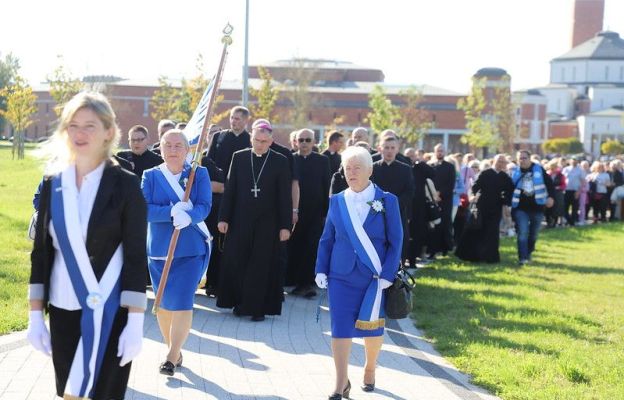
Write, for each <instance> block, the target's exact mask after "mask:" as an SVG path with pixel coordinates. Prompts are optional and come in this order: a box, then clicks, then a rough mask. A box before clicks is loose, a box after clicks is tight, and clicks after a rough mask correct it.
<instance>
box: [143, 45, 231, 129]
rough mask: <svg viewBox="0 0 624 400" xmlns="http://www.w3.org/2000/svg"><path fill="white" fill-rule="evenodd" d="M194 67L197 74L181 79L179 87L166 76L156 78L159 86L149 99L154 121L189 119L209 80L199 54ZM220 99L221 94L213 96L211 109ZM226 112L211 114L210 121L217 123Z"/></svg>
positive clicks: (214, 108)
mask: <svg viewBox="0 0 624 400" xmlns="http://www.w3.org/2000/svg"><path fill="white" fill-rule="evenodd" d="M195 67H196V68H197V71H198V74H197V76H195V77H194V78H192V79H190V80H186V79H182V82H181V85H180V87H174V86H173V85H172V84H171V83H170V82H169V80H168V78H167V77H166V76H160V77H159V78H158V85H159V88H158V89H156V91H155V92H154V94H153V95H152V98H151V100H150V106H151V107H152V112H151V116H152V118H154V119H155V120H156V121H159V120H161V119H171V120H174V121H179V122H187V121H189V120H190V119H191V117H192V116H193V112H195V109H196V108H197V105H198V104H199V101H200V100H201V98H202V96H203V94H204V91H205V90H206V87H208V82H209V81H208V79H207V78H206V77H205V76H204V73H203V70H204V61H203V57H202V55H201V54H200V55H198V56H197V60H196V64H195ZM221 101H223V95H218V96H217V97H216V98H215V101H214V104H213V110H216V109H217V106H218V105H219V103H220V102H221ZM228 112H229V111H225V112H223V113H220V114H213V116H212V119H211V122H212V123H215V124H216V123H219V121H221V120H222V119H223V118H224V117H226V116H227V114H228Z"/></svg>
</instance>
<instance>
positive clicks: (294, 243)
mask: <svg viewBox="0 0 624 400" xmlns="http://www.w3.org/2000/svg"><path fill="white" fill-rule="evenodd" d="M294 159H295V170H296V173H297V176H298V177H299V190H300V196H299V221H298V222H297V224H296V225H295V229H294V231H293V234H292V237H291V238H290V241H289V243H288V274H287V278H286V284H287V285H296V286H297V287H302V288H303V287H307V286H311V285H313V284H314V266H315V264H316V251H317V248H318V242H319V240H320V238H321V234H322V233H323V224H324V220H325V216H326V215H327V208H328V206H329V181H330V179H331V175H330V171H329V168H330V167H329V159H328V158H327V157H325V156H324V155H321V154H318V153H314V152H312V153H310V154H309V155H308V156H305V157H304V156H302V155H300V154H298V153H295V154H294Z"/></svg>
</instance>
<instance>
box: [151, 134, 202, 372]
mask: <svg viewBox="0 0 624 400" xmlns="http://www.w3.org/2000/svg"><path fill="white" fill-rule="evenodd" d="M160 149H161V153H162V155H163V159H164V160H165V162H164V163H163V164H161V165H159V166H158V167H154V168H152V169H149V170H147V171H144V172H143V181H142V183H141V187H142V189H143V196H144V197H145V200H146V202H147V222H148V230H147V255H148V257H149V262H148V266H149V271H150V277H151V279H152V284H153V287H154V293H156V291H157V290H158V285H159V283H160V278H161V276H162V272H163V267H164V264H165V260H166V258H167V251H168V248H169V242H170V241H171V235H172V234H173V230H174V229H179V230H180V236H179V238H178V243H177V246H176V250H175V252H174V255H173V257H174V258H173V263H172V264H171V269H170V270H169V276H168V279H167V286H166V288H165V290H164V292H163V297H162V303H161V306H160V308H159V309H158V313H157V315H156V316H157V318H158V325H159V327H160V331H161V333H162V335H163V338H164V340H165V343H166V344H167V346H168V348H169V352H168V354H167V359H166V360H165V361H164V362H163V363H162V364H161V365H160V373H162V374H165V375H170V376H171V375H173V374H174V372H175V368H176V367H178V368H179V367H181V366H182V354H181V353H180V349H181V348H182V345H183V344H184V342H185V341H186V338H187V336H188V333H189V331H190V329H191V323H192V320H193V300H194V297H195V290H196V289H197V285H198V284H199V282H200V280H201V278H202V276H203V275H204V273H205V272H206V266H207V265H208V259H209V258H210V246H209V241H210V240H211V236H210V233H209V232H208V229H207V228H206V224H205V223H204V219H206V217H207V216H208V214H209V213H210V206H211V203H212V193H211V190H210V177H209V176H208V171H207V170H206V168H204V167H197V169H196V171H195V179H194V181H193V187H192V189H191V195H190V199H189V201H188V202H183V201H181V199H182V198H183V196H184V190H185V188H186V183H187V181H188V176H189V174H190V171H191V167H190V165H189V164H188V163H186V156H187V154H188V151H189V144H188V141H187V139H186V137H185V136H184V134H183V133H182V131H180V130H177V129H172V130H170V131H168V132H167V133H165V134H164V135H163V137H162V138H161V140H160Z"/></svg>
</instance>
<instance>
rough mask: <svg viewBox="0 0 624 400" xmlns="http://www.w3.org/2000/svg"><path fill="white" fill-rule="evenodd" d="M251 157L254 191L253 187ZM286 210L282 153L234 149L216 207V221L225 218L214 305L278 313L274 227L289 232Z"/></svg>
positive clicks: (288, 186)
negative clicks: (217, 216)
mask: <svg viewBox="0 0 624 400" xmlns="http://www.w3.org/2000/svg"><path fill="white" fill-rule="evenodd" d="M252 157H253V169H254V174H255V177H256V179H257V180H258V185H257V189H259V190H258V191H254V190H253V189H254V182H253V178H252V169H251V168H252V161H251V160H252ZM265 160H266V164H265V166H264V169H263V170H262V173H260V170H261V169H262V165H263V163H264V162H265ZM256 196H257V197H256ZM291 209H292V198H291V177H290V169H289V166H288V160H286V158H285V157H284V156H282V155H281V154H279V153H277V152H275V151H273V150H269V151H268V152H267V153H265V154H264V155H262V156H261V157H258V156H257V155H255V154H254V153H253V152H252V150H251V149H247V150H241V151H238V152H236V153H234V156H233V157H232V164H231V167H230V170H229V173H228V177H227V180H226V182H225V192H224V193H223V198H222V199H221V208H220V211H219V221H224V222H227V223H228V224H229V229H228V232H227V235H226V237H225V244H224V249H223V257H222V262H221V271H220V279H219V288H218V295H217V306H218V307H223V308H232V307H237V310H238V312H239V313H240V315H251V316H263V315H279V314H280V313H281V309H282V286H281V280H282V278H281V276H280V271H279V267H278V263H277V256H278V245H279V231H280V229H288V230H290V226H291V222H292V214H291Z"/></svg>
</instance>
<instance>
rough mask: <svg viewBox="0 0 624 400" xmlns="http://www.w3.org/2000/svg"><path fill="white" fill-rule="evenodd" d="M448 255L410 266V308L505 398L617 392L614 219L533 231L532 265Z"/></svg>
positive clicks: (617, 238)
mask: <svg viewBox="0 0 624 400" xmlns="http://www.w3.org/2000/svg"><path fill="white" fill-rule="evenodd" d="M501 255H502V258H503V262H502V263H501V264H500V265H497V266H492V265H478V264H470V263H463V262H459V260H457V259H456V258H454V257H452V258H451V257H450V258H447V259H444V260H441V261H440V262H438V263H436V265H435V267H433V268H426V269H424V270H421V271H420V274H419V277H418V279H417V286H416V289H415V293H416V295H415V301H416V305H415V309H414V316H415V318H416V321H417V325H418V327H419V328H421V329H423V330H424V331H425V334H426V336H427V337H428V338H430V339H431V340H432V342H433V343H434V345H435V347H436V348H437V349H438V351H440V352H441V353H442V354H443V355H444V356H445V357H447V358H448V359H449V360H450V361H451V362H452V363H454V365H456V366H457V367H458V368H459V369H461V370H462V371H465V372H468V373H470V374H471V375H472V376H473V379H474V383H475V384H477V385H480V386H483V387H486V388H488V389H489V390H491V391H492V392H494V393H496V394H497V395H499V396H500V397H502V398H503V399H506V400H511V399H532V400H533V399H548V400H552V399H574V400H578V399H605V400H606V399H624V225H622V224H620V223H617V224H609V225H599V226H595V227H593V226H592V227H582V228H572V229H565V230H564V229H558V230H547V231H542V232H541V234H540V239H539V241H538V248H537V251H536V253H535V254H534V262H533V263H532V265H530V266H527V267H523V268H516V267H515V262H516V260H517V257H516V253H515V240H505V241H503V243H502V254H501Z"/></svg>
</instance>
